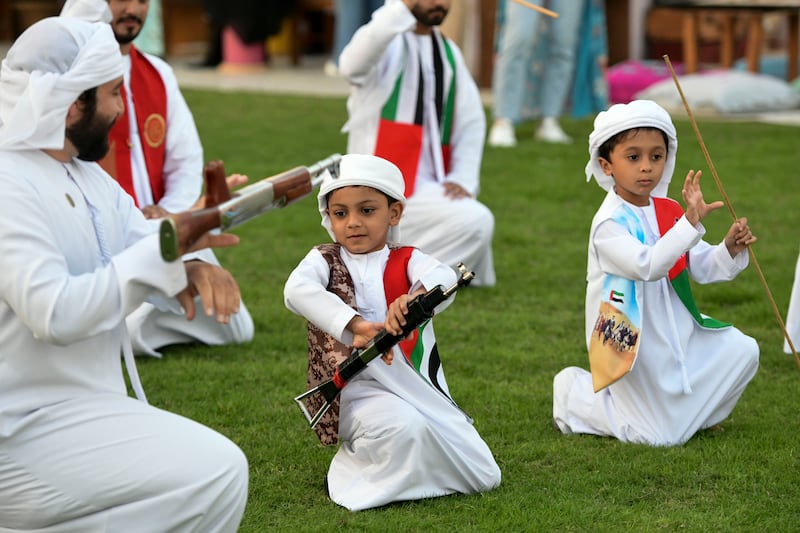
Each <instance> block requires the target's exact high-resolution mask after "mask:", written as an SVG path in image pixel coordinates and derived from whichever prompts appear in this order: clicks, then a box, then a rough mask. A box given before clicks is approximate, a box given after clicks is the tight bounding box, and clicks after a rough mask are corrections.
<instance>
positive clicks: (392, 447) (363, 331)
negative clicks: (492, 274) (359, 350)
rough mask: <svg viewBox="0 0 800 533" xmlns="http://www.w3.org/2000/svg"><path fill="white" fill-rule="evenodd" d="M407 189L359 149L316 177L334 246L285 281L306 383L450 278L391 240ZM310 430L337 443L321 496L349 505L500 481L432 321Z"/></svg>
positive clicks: (323, 375) (392, 329)
mask: <svg viewBox="0 0 800 533" xmlns="http://www.w3.org/2000/svg"><path fill="white" fill-rule="evenodd" d="M404 187H405V185H404V182H403V177H402V174H401V173H400V170H399V169H398V168H397V167H396V166H395V165H394V164H392V163H390V162H388V161H386V160H384V159H381V158H379V157H375V156H371V155H357V154H349V155H345V156H344V157H342V161H341V165H340V169H339V176H338V178H334V177H331V176H327V177H326V178H325V180H324V181H323V183H322V186H321V188H320V192H319V195H318V201H319V211H320V214H321V215H322V225H323V226H324V227H325V229H327V230H328V233H329V234H330V235H331V237H332V238H333V239H334V240H335V243H333V244H322V245H319V246H316V247H314V248H313V249H312V250H311V251H310V252H309V253H308V254H307V255H306V257H305V258H304V259H303V260H302V261H301V262H300V264H299V265H298V266H297V267H296V268H295V269H294V271H293V272H292V273H291V275H290V276H289V279H288V280H287V282H286V286H285V288H284V299H285V303H286V306H287V307H288V308H289V309H290V310H291V311H293V312H294V313H297V314H298V315H301V316H303V317H305V318H306V319H307V320H308V322H309V324H308V328H309V337H308V339H309V388H310V387H313V386H315V385H317V384H319V383H321V382H322V381H325V380H327V379H330V378H331V377H332V376H333V370H334V369H335V367H336V365H337V364H338V363H340V362H341V361H343V360H344V359H345V358H346V357H347V356H348V355H350V353H351V351H352V348H353V347H354V346H355V347H362V346H364V345H365V344H366V343H367V341H369V340H370V339H371V338H372V337H374V336H375V335H376V334H378V333H379V332H380V331H381V330H382V329H384V328H385V329H386V330H387V331H388V332H389V333H391V334H394V335H399V334H401V333H402V330H401V328H400V324H405V319H404V313H405V312H407V310H408V308H407V304H408V302H409V301H410V300H411V299H412V298H413V297H414V296H415V295H417V294H420V293H422V292H425V291H426V290H428V289H431V288H433V287H435V286H438V285H443V286H445V287H449V286H451V285H452V284H453V283H455V281H456V277H455V273H454V272H453V270H452V269H451V268H450V267H448V266H447V265H444V264H442V263H440V262H439V261H437V260H436V259H434V258H433V257H430V256H427V255H425V254H423V253H421V252H420V251H419V250H417V249H415V248H411V247H400V246H397V245H395V244H389V242H391V243H395V242H397V240H398V236H397V235H396V230H397V224H398V222H399V221H400V217H401V216H402V214H403V207H404V205H405V199H404V197H403V189H404ZM451 302H452V299H450V300H448V301H446V302H444V303H443V304H442V305H441V306H440V307H439V308H438V309H437V312H440V311H442V310H443V309H444V308H445V307H447V306H448V305H449V304H450V303H451ZM412 352H414V353H415V356H414V357H413V358H412V357H411V354H412ZM420 354H421V358H420ZM412 360H413V361H414V363H412V362H411V361H412ZM316 430H317V434H318V436H319V437H320V440H321V441H322V443H323V444H326V445H327V444H336V443H337V440H338V439H341V440H342V444H341V447H340V448H339V450H338V451H337V453H336V455H335V456H334V458H333V461H332V462H331V465H330V468H329V470H328V475H327V485H328V493H329V495H330V497H331V499H332V500H333V501H335V502H336V503H338V504H339V505H342V506H343V507H346V508H348V509H350V510H353V511H357V510H362V509H368V508H371V507H378V506H381V505H385V504H387V503H390V502H394V501H402V500H415V499H420V498H429V497H434V496H443V495H446V494H452V493H467V494H469V493H477V492H482V491H486V490H490V489H492V488H494V487H496V486H497V485H499V483H500V469H499V468H498V466H497V463H496V462H495V460H494V458H493V457H492V453H491V451H490V450H489V448H488V447H487V446H486V443H485V442H484V441H483V440H482V439H481V437H480V435H478V432H477V431H476V430H475V428H474V427H473V426H472V420H471V419H470V418H469V416H467V415H466V414H465V413H464V412H463V411H462V410H461V409H459V408H458V406H457V405H456V404H455V402H453V400H452V399H451V397H450V393H449V390H448V387H447V382H446V381H445V377H444V373H443V371H442V368H441V364H440V361H439V355H438V351H437V347H436V339H435V337H434V335H433V327H432V323H431V322H428V323H427V324H424V325H423V326H421V327H420V328H419V329H418V331H417V333H415V334H414V335H413V336H412V339H411V340H406V341H403V342H402V343H401V345H398V346H396V347H395V348H393V354H387V355H386V356H385V357H384V362H380V361H374V362H373V363H372V364H370V365H369V366H368V367H367V368H366V369H365V370H364V371H362V372H361V373H360V374H358V375H356V376H355V377H354V378H353V379H352V381H351V382H350V383H349V384H348V385H347V386H346V387H345V388H344V389H343V390H342V393H341V397H340V405H338V406H337V405H334V407H332V408H331V410H330V411H329V412H328V414H326V415H325V416H324V417H323V418H322V420H321V421H320V423H319V424H318V425H317V427H316ZM337 437H338V438H337Z"/></svg>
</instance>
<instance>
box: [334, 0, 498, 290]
mask: <svg viewBox="0 0 800 533" xmlns="http://www.w3.org/2000/svg"><path fill="white" fill-rule="evenodd" d="M415 25H416V19H415V18H414V15H412V14H411V11H409V9H408V8H407V7H406V6H405V5H404V4H403V2H399V1H398V2H393V3H392V2H389V3H387V5H385V6H383V7H381V8H378V9H377V10H376V11H375V12H374V13H373V14H372V19H371V20H370V22H368V23H367V24H365V25H364V26H362V27H361V28H360V29H359V30H358V31H357V32H356V33H355V35H353V38H352V40H351V41H350V42H349V43H348V45H347V46H346V47H345V48H344V50H343V51H342V53H341V55H340V56H339V72H340V73H341V74H342V76H344V77H345V78H346V79H347V80H348V81H349V82H350V85H351V91H350V97H349V99H348V101H347V109H348V113H349V120H348V122H347V124H345V126H344V128H343V131H345V132H347V133H348V134H349V136H348V142H347V151H348V153H358V154H374V153H375V142H376V139H377V131H378V121H379V119H380V114H381V109H382V108H383V105H384V103H385V102H386V100H387V99H388V98H389V96H390V94H391V93H392V89H393V88H394V85H395V82H396V81H397V77H398V75H399V74H400V72H401V70H402V69H405V68H410V67H409V66H408V65H407V64H406V63H405V62H404V61H403V57H404V45H403V36H404V34H406V33H409V32H411V31H412V30H413V29H414V27H415ZM411 37H412V38H414V39H416V40H417V44H418V46H419V49H420V59H421V64H422V69H423V80H424V83H423V90H424V111H423V113H424V117H423V148H422V155H421V157H420V161H419V168H418V170H417V182H416V187H415V190H414V194H413V195H412V196H411V197H410V198H408V199H407V202H406V208H405V210H404V212H403V218H402V219H401V220H400V225H399V229H400V235H401V238H402V241H403V243H406V244H409V245H413V246H415V247H417V248H419V249H420V250H422V251H423V252H425V253H427V254H429V255H433V256H434V257H436V258H437V259H439V260H440V261H441V262H443V263H445V264H447V265H449V266H451V267H455V266H456V265H457V264H458V263H459V262H463V263H464V264H466V265H467V267H468V268H469V269H470V270H472V271H473V272H475V279H474V280H473V282H472V285H473V286H494V285H495V283H496V276H495V270H494V259H493V256H492V237H493V235H494V216H493V215H492V212H491V211H490V210H489V208H488V207H486V206H485V205H484V204H482V203H481V202H479V201H478V200H477V199H476V197H477V195H478V191H479V189H480V169H481V158H482V157H483V142H484V138H485V134H486V116H485V115H484V111H483V104H482V103H481V99H480V93H479V91H478V87H477V85H476V84H475V80H474V79H473V78H472V75H471V74H470V72H469V69H468V68H467V66H466V64H465V63H464V58H463V56H462V55H461V52H460V50H459V49H458V46H457V45H456V44H455V43H453V42H452V41H451V42H450V46H451V49H452V51H453V56H454V60H455V65H456V72H455V78H456V80H455V83H456V91H455V93H456V102H455V108H454V113H453V126H452V134H451V137H450V147H451V159H450V169H449V172H447V173H446V174H445V171H444V166H443V162H442V156H441V144H440V141H439V139H440V138H441V135H440V132H439V125H438V121H437V120H436V109H435V103H434V102H435V82H434V80H435V77H434V69H433V55H432V54H433V52H432V43H431V38H430V36H428V35H425V36H422V35H413V34H412V35H411ZM445 63H446V61H445ZM432 139H433V140H434V142H431V140H432ZM448 182H450V183H456V184H458V185H460V186H461V187H463V188H464V189H465V190H466V191H467V192H468V193H470V194H471V195H472V196H473V197H472V198H461V199H458V200H453V199H450V198H447V197H445V196H444V183H448Z"/></svg>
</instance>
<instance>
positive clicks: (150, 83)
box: [99, 46, 167, 207]
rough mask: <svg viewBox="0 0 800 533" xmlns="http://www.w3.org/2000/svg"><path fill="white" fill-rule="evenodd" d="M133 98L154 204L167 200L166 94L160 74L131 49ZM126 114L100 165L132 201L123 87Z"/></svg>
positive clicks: (116, 125)
mask: <svg viewBox="0 0 800 533" xmlns="http://www.w3.org/2000/svg"><path fill="white" fill-rule="evenodd" d="M130 55H131V79H130V82H131V83H130V86H131V92H132V93H133V94H132V95H131V98H132V99H133V101H134V106H135V108H136V123H137V126H138V130H139V136H140V140H141V145H142V151H143V152H144V160H145V165H146V167H147V175H148V176H149V178H150V188H151V190H152V193H153V203H156V204H157V203H158V201H159V200H160V199H161V198H162V197H163V196H164V180H163V176H164V159H165V156H166V143H165V141H166V138H167V119H166V117H167V90H166V88H165V87H164V82H163V80H162V79H161V75H160V74H159V73H158V70H156V68H155V67H154V66H153V65H152V64H151V63H150V61H148V60H147V58H146V57H145V56H144V55H142V53H141V52H139V51H138V50H137V49H136V48H135V47H133V46H131V52H130ZM122 99H123V102H125V112H124V113H123V114H122V115H121V116H120V117H119V118H118V119H117V121H116V122H115V123H114V126H113V127H112V128H111V133H109V145H110V147H109V150H108V153H107V154H106V156H105V157H104V158H103V159H101V160H100V161H99V163H100V166H101V167H103V169H104V170H105V171H106V172H108V173H109V174H111V176H113V177H114V179H116V180H117V182H118V183H119V184H120V186H121V187H122V188H123V189H125V191H126V192H127V193H128V194H130V195H131V197H133V199H134V202H136V205H137V206H138V205H139V201H138V199H137V198H136V195H135V192H134V188H133V170H132V168H131V146H132V143H131V140H130V131H131V130H130V118H129V117H130V115H129V114H128V109H127V108H128V99H127V95H126V92H125V87H124V86H123V87H122ZM139 207H142V206H139Z"/></svg>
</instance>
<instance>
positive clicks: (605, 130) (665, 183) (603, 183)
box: [586, 100, 678, 197]
mask: <svg viewBox="0 0 800 533" xmlns="http://www.w3.org/2000/svg"><path fill="white" fill-rule="evenodd" d="M633 128H657V129H659V130H661V131H663V132H664V133H666V134H667V140H668V144H667V161H666V163H665V164H664V173H663V174H662V175H661V181H660V182H659V183H658V185H657V186H656V187H655V189H653V196H656V197H665V196H666V195H667V189H668V188H669V182H670V180H671V179H672V173H673V172H674V171H675V154H676V153H677V151H678V136H677V133H676V132H675V125H674V124H672V119H671V118H670V116H669V113H667V111H666V110H665V109H664V108H663V107H661V106H660V105H658V104H657V103H655V102H653V101H651V100H634V101H633V102H631V103H629V104H615V105H612V106H611V107H609V108H608V111H603V112H601V113H599V114H598V115H597V118H595V119H594V131H593V132H592V133H591V134H590V135H589V162H588V163H586V181H589V180H591V179H592V176H594V179H595V180H597V184H598V185H600V187H602V188H603V189H605V190H606V191H608V190H610V189H611V187H613V186H614V178H613V177H612V176H607V175H606V173H605V172H603V167H601V166H600V161H599V157H600V153H599V150H600V147H601V146H602V145H603V143H604V142H606V141H607V140H609V139H610V138H611V137H613V136H614V135H616V134H618V133H621V132H623V131H625V130H630V129H633Z"/></svg>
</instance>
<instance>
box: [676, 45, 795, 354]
mask: <svg viewBox="0 0 800 533" xmlns="http://www.w3.org/2000/svg"><path fill="white" fill-rule="evenodd" d="M662 58H663V59H664V62H665V63H666V64H667V68H668V69H669V72H670V74H672V80H673V81H674V82H675V86H676V87H677V88H678V93H679V94H680V95H681V100H682V101H683V107H684V108H685V109H686V114H687V115H689V122H691V124H692V129H693V130H694V134H695V136H696V137H697V141H698V142H699V143H700V149H701V150H702V151H703V156H705V158H706V164H707V165H708V168H709V170H711V175H712V176H713V177H714V181H715V182H716V184H717V188H718V189H719V192H720V194H721V195H722V201H723V202H724V203H725V205H726V206H728V211H729V212H730V214H731V216H732V217H733V220H734V222H735V221H737V220H738V219H739V218H738V217H737V216H736V212H735V211H734V210H733V205H731V202H730V200H729V199H728V195H727V194H726V193H725V188H724V187H723V186H722V181H721V180H720V179H719V174H717V169H716V167H714V162H713V161H711V156H710V155H709V153H708V149H706V144H705V142H703V136H702V135H700V129H699V128H698V127H697V121H695V119H694V114H693V113H692V109H691V108H690V107H689V102H687V101H686V96H684V94H683V89H682V88H681V84H680V82H679V81H678V76H677V75H676V74H675V69H673V68H672V62H670V60H669V56H668V55H664V56H662ZM747 252H748V253H749V254H750V261H751V262H752V263H753V266H754V267H755V269H756V272H757V273H758V277H759V279H760V280H761V284H762V285H763V286H764V290H765V291H766V292H767V299H768V300H769V303H770V305H771V306H772V312H773V313H774V314H775V318H776V319H777V320H778V324H780V326H781V331H783V338H785V339H786V343H787V344H788V345H789V348H791V350H792V355H793V356H794V361H795V363H797V367H798V368H800V357H798V356H797V350H795V348H794V344H792V339H790V338H789V332H788V331H786V325H785V324H784V322H783V319H782V318H781V313H780V311H779V310H778V306H777V305H776V304H775V299H774V298H773V297H772V291H770V290H769V285H767V280H766V278H764V273H763V272H762V271H761V266H760V265H759V264H758V259H756V254H755V252H754V251H753V248H752V247H751V246H748V247H747Z"/></svg>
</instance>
